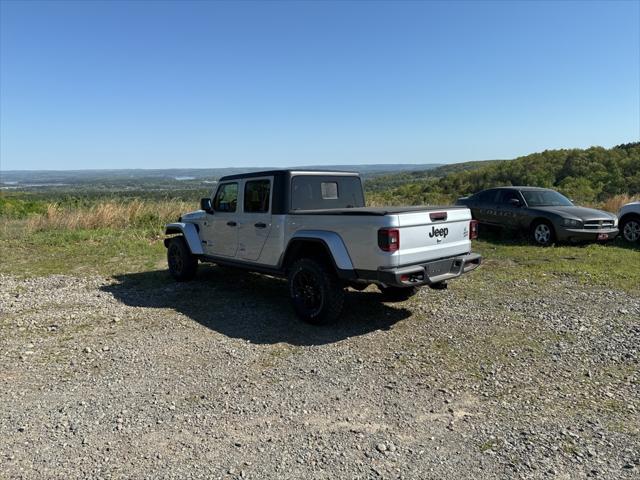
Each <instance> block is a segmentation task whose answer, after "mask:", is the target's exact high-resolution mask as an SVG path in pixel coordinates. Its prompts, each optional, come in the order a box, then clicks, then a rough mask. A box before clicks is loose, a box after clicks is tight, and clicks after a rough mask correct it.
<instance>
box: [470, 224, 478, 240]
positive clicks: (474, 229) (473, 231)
mask: <svg viewBox="0 0 640 480" xmlns="http://www.w3.org/2000/svg"><path fill="white" fill-rule="evenodd" d="M475 238H478V221H477V220H471V221H470V222H469V240H473V239H475Z"/></svg>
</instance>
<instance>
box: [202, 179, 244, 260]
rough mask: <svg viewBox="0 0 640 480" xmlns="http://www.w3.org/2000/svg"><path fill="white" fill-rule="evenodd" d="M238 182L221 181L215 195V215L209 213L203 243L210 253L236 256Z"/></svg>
mask: <svg viewBox="0 0 640 480" xmlns="http://www.w3.org/2000/svg"><path fill="white" fill-rule="evenodd" d="M237 209H238V183H237V182H228V183H221V184H220V185H219V186H218V191H217V192H216V195H215V197H213V212H214V213H213V215H207V225H205V228H206V230H207V231H206V234H205V235H204V240H205V241H206V244H204V245H203V247H204V251H205V253H206V254H208V255H215V256H222V257H235V255H236V251H237V250H238V211H237Z"/></svg>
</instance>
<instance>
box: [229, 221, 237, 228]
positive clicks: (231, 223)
mask: <svg viewBox="0 0 640 480" xmlns="http://www.w3.org/2000/svg"><path fill="white" fill-rule="evenodd" d="M227 225H229V226H230V227H235V226H236V225H237V223H236V222H231V221H230V222H227Z"/></svg>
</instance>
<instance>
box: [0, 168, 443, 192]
mask: <svg viewBox="0 0 640 480" xmlns="http://www.w3.org/2000/svg"><path fill="white" fill-rule="evenodd" d="M440 166H441V164H419V165H414V164H398V165H394V164H380V165H375V164H374V165H321V166H318V165H315V166H314V165H308V166H301V167H295V168H299V169H314V170H351V171H356V172H359V173H360V174H361V175H362V176H363V177H365V178H368V177H375V176H378V175H386V174H389V173H396V172H408V171H416V170H417V171H427V170H430V169H433V168H437V167H440ZM277 168H280V167H247V168H234V167H228V168H172V169H122V170H6V171H1V172H0V185H2V186H4V187H5V188H6V187H29V186H34V187H38V186H68V185H89V184H91V185H103V186H105V185H112V186H114V187H119V186H138V187H139V186H142V185H143V184H145V183H149V182H152V183H154V184H156V185H157V184H162V185H167V186H169V185H170V184H175V183H176V182H183V183H184V182H186V183H189V182H197V183H202V182H203V181H205V182H207V181H208V182H211V181H215V180H217V179H219V178H220V177H223V176H225V175H234V174H238V173H247V172H256V171H260V170H274V169H277Z"/></svg>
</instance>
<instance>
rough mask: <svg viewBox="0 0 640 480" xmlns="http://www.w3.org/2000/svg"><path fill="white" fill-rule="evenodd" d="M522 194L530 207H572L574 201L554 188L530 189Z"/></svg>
mask: <svg viewBox="0 0 640 480" xmlns="http://www.w3.org/2000/svg"><path fill="white" fill-rule="evenodd" d="M522 195H523V196H524V199H525V200H526V201H527V205H529V206H530V207H571V206H573V203H571V200H569V199H568V198H567V197H565V196H564V195H562V194H560V193H558V192H554V191H553V190H529V191H523V192H522Z"/></svg>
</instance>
